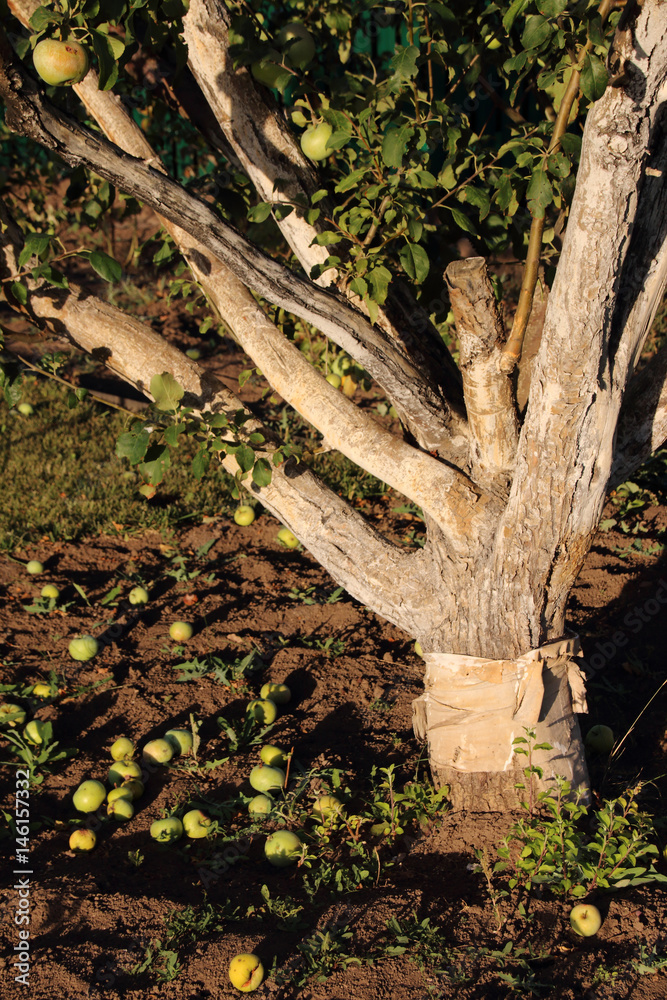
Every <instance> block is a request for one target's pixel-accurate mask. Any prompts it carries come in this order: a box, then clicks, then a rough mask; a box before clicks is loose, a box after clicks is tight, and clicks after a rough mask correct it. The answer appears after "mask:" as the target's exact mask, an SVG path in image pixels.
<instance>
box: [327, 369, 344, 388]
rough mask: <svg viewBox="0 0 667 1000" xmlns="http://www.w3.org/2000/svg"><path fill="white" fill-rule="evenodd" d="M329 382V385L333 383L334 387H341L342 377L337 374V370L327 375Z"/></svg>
mask: <svg viewBox="0 0 667 1000" xmlns="http://www.w3.org/2000/svg"><path fill="white" fill-rule="evenodd" d="M327 382H328V383H329V385H332V386H333V387H334V389H340V383H341V377H340V375H336V373H335V372H330V373H329V374H328V375H327Z"/></svg>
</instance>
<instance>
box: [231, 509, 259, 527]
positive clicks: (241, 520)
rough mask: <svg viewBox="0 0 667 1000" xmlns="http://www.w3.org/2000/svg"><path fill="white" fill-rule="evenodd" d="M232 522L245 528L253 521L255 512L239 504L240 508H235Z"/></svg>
mask: <svg viewBox="0 0 667 1000" xmlns="http://www.w3.org/2000/svg"><path fill="white" fill-rule="evenodd" d="M234 520H235V521H236V523H237V524H240V525H243V527H247V526H248V525H249V524H252V522H253V521H254V520H255V511H254V510H253V509H252V507H249V506H248V505H247V504H241V506H240V507H237V508H236V510H235V511H234Z"/></svg>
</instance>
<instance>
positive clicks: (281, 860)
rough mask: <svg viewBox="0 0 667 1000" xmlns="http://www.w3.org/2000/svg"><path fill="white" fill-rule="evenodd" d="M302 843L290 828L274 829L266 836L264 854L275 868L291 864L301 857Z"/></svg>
mask: <svg viewBox="0 0 667 1000" xmlns="http://www.w3.org/2000/svg"><path fill="white" fill-rule="evenodd" d="M302 847H303V844H302V843H301V840H300V839H299V838H298V837H297V835H296V834H295V833H292V832H291V830H276V832H275V833H272V834H270V835H269V836H268V837H267V838H266V843H265V844H264V854H265V855H266V859H267V861H269V862H270V863H271V864H272V865H274V866H275V867H276V868H286V867H287V866H288V865H293V864H294V863H295V862H296V861H298V860H299V858H300V857H301V849H302Z"/></svg>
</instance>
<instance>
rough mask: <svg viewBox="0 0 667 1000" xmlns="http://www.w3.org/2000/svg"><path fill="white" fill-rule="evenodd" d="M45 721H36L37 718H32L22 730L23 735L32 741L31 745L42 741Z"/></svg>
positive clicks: (37, 744) (36, 744)
mask: <svg viewBox="0 0 667 1000" xmlns="http://www.w3.org/2000/svg"><path fill="white" fill-rule="evenodd" d="M45 725H46V723H44V722H38V721H37V719H33V720H32V722H29V723H28V724H27V726H26V727H25V729H24V730H23V737H24V739H26V740H27V741H28V743H32V745H33V746H39V744H40V743H43V742H44V726H45Z"/></svg>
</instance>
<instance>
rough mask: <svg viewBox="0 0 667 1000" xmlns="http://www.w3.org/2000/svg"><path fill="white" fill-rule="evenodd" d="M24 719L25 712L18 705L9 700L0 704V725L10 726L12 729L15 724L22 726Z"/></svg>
mask: <svg viewBox="0 0 667 1000" xmlns="http://www.w3.org/2000/svg"><path fill="white" fill-rule="evenodd" d="M25 720H26V712H25V709H24V708H21V706H20V705H15V704H14V703H13V702H11V701H6V702H4V703H3V704H2V705H0V725H3V726H10V727H11V728H12V729H13V728H14V727H15V726H22V725H23V723H24V722H25Z"/></svg>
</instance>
